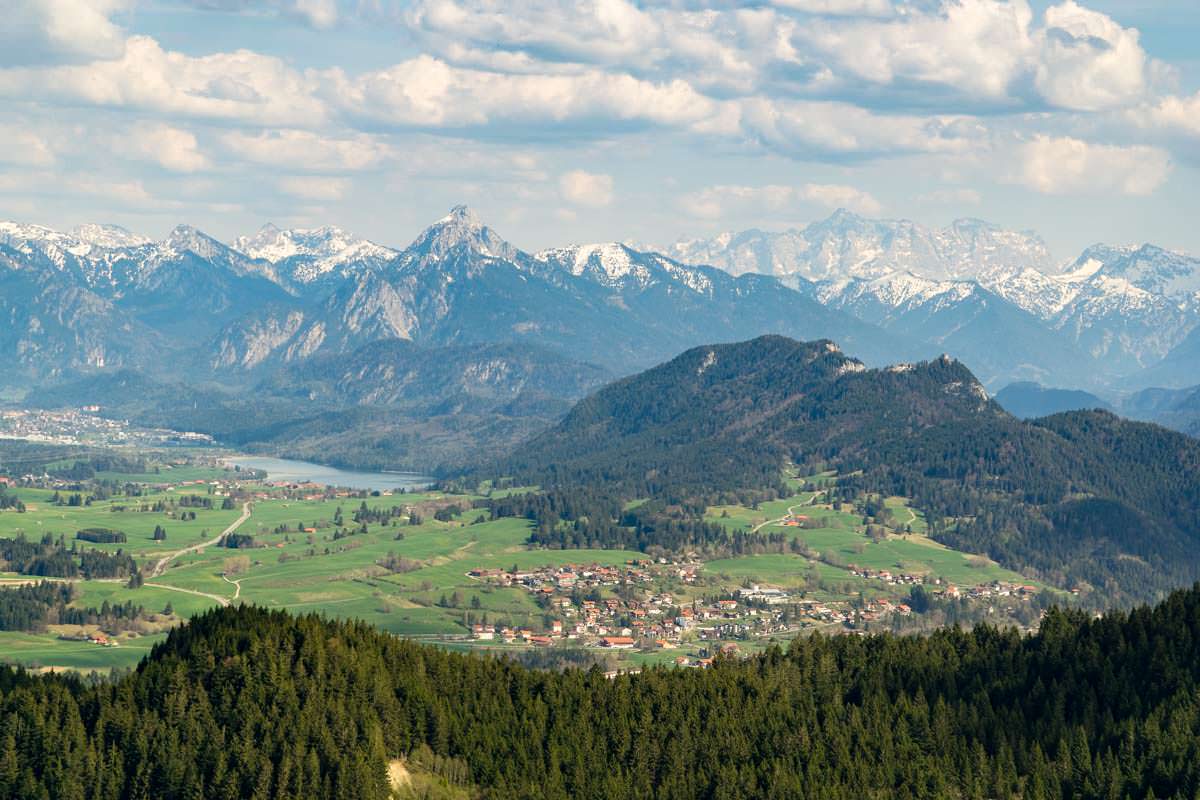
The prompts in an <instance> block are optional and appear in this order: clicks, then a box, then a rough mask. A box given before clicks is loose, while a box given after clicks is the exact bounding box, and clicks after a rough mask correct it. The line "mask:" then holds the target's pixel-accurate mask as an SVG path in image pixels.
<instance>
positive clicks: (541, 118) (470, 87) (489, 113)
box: [323, 55, 716, 128]
mask: <svg viewBox="0 0 1200 800" xmlns="http://www.w3.org/2000/svg"><path fill="white" fill-rule="evenodd" d="M325 77H326V86H325V87H324V89H323V91H324V93H325V96H327V97H328V98H329V99H330V101H331V102H333V103H338V104H340V105H341V107H342V109H343V110H344V111H345V112H346V113H348V114H350V115H351V116H352V117H355V118H361V119H367V120H374V121H377V122H382V123H388V124H391V125H397V126H408V127H450V128H455V127H462V128H467V127H480V126H485V125H489V124H494V125H503V124H518V125H524V126H529V125H533V124H541V123H547V122H552V123H572V122H580V121H591V122H593V123H598V124H601V125H603V124H606V123H636V122H640V123H647V124H658V125H684V124H687V123H691V122H697V121H699V120H702V119H703V118H704V117H706V116H707V115H709V114H711V113H713V111H714V110H715V108H716V104H715V103H714V102H713V101H712V100H710V99H708V98H707V97H705V96H703V95H701V94H700V93H699V92H697V91H696V90H695V89H693V88H692V87H691V86H690V85H689V84H688V83H687V82H686V81H683V80H672V81H669V82H666V83H654V82H651V81H644V80H640V79H638V78H634V77H633V76H631V75H625V74H613V73H608V72H604V71H602V70H596V69H590V70H586V71H583V72H580V73H577V74H570V75H503V74H499V73H495V72H487V71H483V70H476V69H462V68H459V67H454V66H451V65H450V64H447V63H446V62H444V61H441V60H439V59H436V58H433V57H430V56H426V55H422V56H418V57H416V58H413V59H410V60H408V61H405V62H403V63H401V64H397V65H395V66H393V67H390V68H388V69H385V70H380V71H376V72H369V73H365V74H363V75H360V76H357V77H353V78H351V77H347V76H346V75H345V74H343V73H341V72H340V71H334V72H332V73H330V74H328V75H327V76H325Z"/></svg>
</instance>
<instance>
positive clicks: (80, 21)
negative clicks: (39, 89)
mask: <svg viewBox="0 0 1200 800" xmlns="http://www.w3.org/2000/svg"><path fill="white" fill-rule="evenodd" d="M127 5H128V3H127V2H126V0H8V2H7V3H5V7H4V11H3V15H4V22H3V24H0V66H16V65H27V64H57V63H63V62H75V61H91V60H93V59H103V58H117V57H119V56H120V55H121V53H122V51H123V50H124V48H125V36H124V33H123V32H122V31H121V29H120V28H119V27H117V26H116V25H115V24H114V23H113V22H112V20H110V19H109V17H110V16H111V15H112V14H113V13H114V12H116V11H119V10H121V9H123V8H125V7H126V6H127Z"/></svg>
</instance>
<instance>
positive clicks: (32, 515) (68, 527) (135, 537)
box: [0, 486, 241, 558]
mask: <svg viewBox="0 0 1200 800" xmlns="http://www.w3.org/2000/svg"><path fill="white" fill-rule="evenodd" d="M15 494H17V495H18V496H19V497H20V498H21V500H22V501H23V502H24V503H25V507H26V511H25V513H23V514H20V513H16V512H14V511H5V512H0V537H11V536H15V535H17V534H20V533H23V534H24V535H25V536H26V537H28V538H30V539H34V538H37V539H40V538H41V537H42V536H44V535H45V534H46V533H50V534H51V535H52V536H54V537H55V538H58V536H60V535H61V536H63V537H64V538H66V539H67V540H68V541H70V540H73V539H74V538H75V532H76V531H79V530H82V529H83V528H110V529H112V530H118V531H123V532H124V533H125V535H126V537H127V539H128V541H126V542H125V543H116V544H93V543H91V542H86V543H81V546H85V547H94V548H97V549H99V550H105V551H108V552H115V551H117V550H118V549H121V550H124V551H125V552H127V553H129V554H131V555H133V556H134V557H135V558H146V557H149V556H151V555H153V554H155V553H165V552H169V551H171V550H178V549H179V548H181V547H186V546H187V545H189V544H194V543H196V542H198V541H203V540H204V539H205V538H212V536H215V535H216V534H217V533H220V532H221V531H222V530H224V528H225V527H226V526H227V525H229V523H231V522H233V521H234V520H235V519H237V518H238V516H239V515H240V514H241V509H240V507H239V508H238V509H230V510H222V509H221V508H220V505H221V500H222V498H220V497H214V498H213V502H214V504H215V505H216V506H217V508H214V509H211V510H210V509H204V508H187V509H180V510H186V511H189V512H191V511H194V512H195V513H196V518H195V519H194V520H181V519H173V518H172V517H171V516H170V514H168V513H165V512H161V511H160V512H154V511H137V510H135V509H136V508H138V507H139V506H141V505H147V506H150V507H153V505H154V504H155V503H156V502H158V501H163V502H167V501H169V500H176V501H178V499H179V498H180V497H182V496H184V495H200V496H205V497H206V496H208V489H207V487H204V486H197V487H184V488H182V489H176V490H174V491H170V492H154V493H150V494H147V495H145V496H143V497H136V498H127V497H118V498H114V499H112V500H99V501H96V502H94V503H93V504H92V505H90V506H67V505H61V506H58V505H53V504H52V503H51V498H52V497H53V496H54V492H51V491H48V490H43V489H20V490H17V491H16V492H15ZM61 494H62V496H63V497H65V496H66V495H67V494H69V493H67V492H63V493H61ZM122 506H124V507H125V510H120V509H121V507H122ZM158 525H161V526H162V527H163V529H164V530H165V531H166V532H167V538H166V539H165V540H164V541H157V542H156V541H155V540H154V528H155V527H156V526H158Z"/></svg>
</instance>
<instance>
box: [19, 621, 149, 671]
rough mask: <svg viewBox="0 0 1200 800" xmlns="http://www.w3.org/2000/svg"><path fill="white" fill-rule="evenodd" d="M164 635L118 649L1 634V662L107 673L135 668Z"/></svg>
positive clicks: (30, 635) (51, 637)
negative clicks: (113, 670) (112, 670)
mask: <svg viewBox="0 0 1200 800" xmlns="http://www.w3.org/2000/svg"><path fill="white" fill-rule="evenodd" d="M164 638H166V634H165V633H160V634H154V635H152V636H142V637H139V638H137V639H132V640H122V642H121V645H120V646H119V647H101V646H100V645H96V644H92V643H90V642H68V641H63V640H61V639H58V638H57V637H56V636H55V635H54V634H51V633H15V632H13V631H0V661H5V662H8V663H14V664H24V665H26V666H32V667H55V668H60V669H74V670H80V671H82V672H91V671H93V670H95V671H97V672H107V671H109V670H111V669H114V668H116V669H123V668H129V667H134V666H136V665H137V663H138V662H139V661H141V660H142V657H143V656H145V655H147V654H149V652H150V649H151V648H152V647H154V645H155V644H157V643H158V642H161V641H162V640H163V639H164Z"/></svg>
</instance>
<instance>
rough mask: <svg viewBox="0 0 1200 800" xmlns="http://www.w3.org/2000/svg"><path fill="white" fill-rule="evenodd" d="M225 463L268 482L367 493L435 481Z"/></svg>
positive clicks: (253, 460)
mask: <svg viewBox="0 0 1200 800" xmlns="http://www.w3.org/2000/svg"><path fill="white" fill-rule="evenodd" d="M224 460H225V462H226V463H228V464H232V465H236V466H239V467H241V468H242V469H258V470H262V471H263V472H265V473H267V480H269V481H289V482H295V483H308V482H311V483H322V484H325V485H326V486H344V487H346V488H348V489H366V490H368V491H373V490H375V489H378V490H380V491H383V490H385V489H412V488H424V487H426V486H428V485H429V484H430V483H432V482H433V479H432V478H430V477H428V476H426V475H420V474H418V473H416V472H357V471H354V470H347V469H338V468H337V467H327V466H325V465H324V464H313V463H310V462H308V461H293V460H291V459H288V458H270V457H268V456H235V457H233V458H227V459H224Z"/></svg>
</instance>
